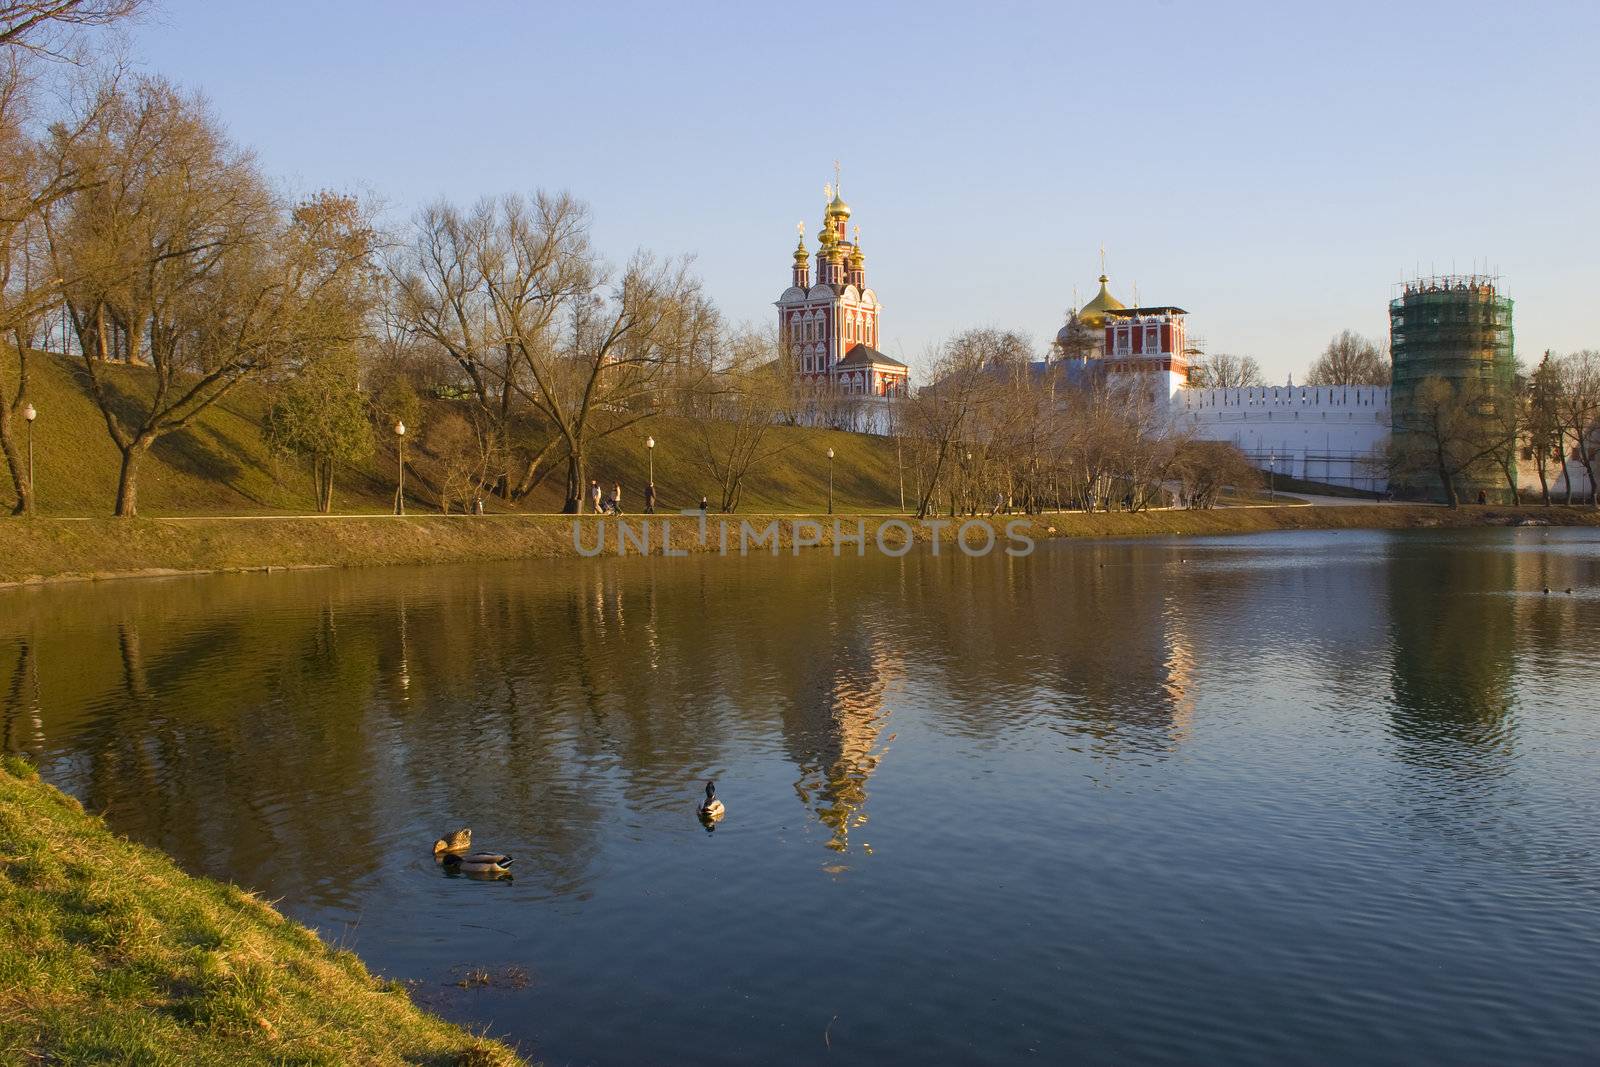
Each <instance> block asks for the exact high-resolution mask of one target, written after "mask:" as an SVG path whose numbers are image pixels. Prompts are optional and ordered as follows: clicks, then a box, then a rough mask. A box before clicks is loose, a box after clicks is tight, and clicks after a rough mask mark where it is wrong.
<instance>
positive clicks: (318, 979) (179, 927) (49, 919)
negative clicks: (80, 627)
mask: <svg viewBox="0 0 1600 1067" xmlns="http://www.w3.org/2000/svg"><path fill="white" fill-rule="evenodd" d="M0 945H4V951H3V952H0V1062H3V1063H8V1064H9V1063H18V1064H24V1063H102V1062H111V1063H162V1064H215V1063H229V1064H286V1063H295V1064H346V1063H373V1064H402V1063H406V1064H418V1063H421V1064H441V1065H442V1064H484V1065H491V1064H511V1063H519V1062H521V1061H520V1060H519V1059H518V1058H517V1057H516V1056H515V1055H514V1054H513V1053H512V1052H511V1050H510V1049H508V1048H507V1047H506V1046H504V1045H501V1044H498V1043H496V1042H493V1041H489V1040H486V1039H483V1038H478V1037H474V1036H473V1035H471V1034H469V1033H467V1032H466V1031H465V1030H462V1029H460V1028H458V1027H455V1026H451V1025H450V1024H448V1023H445V1022H443V1021H441V1020H439V1019H436V1018H434V1017H433V1016H431V1015H428V1014H427V1013H425V1012H423V1011H421V1010H419V1009H418V1008H416V1007H415V1006H414V1005H413V1004H412V1003H411V1001H410V1000H409V999H408V998H407V996H406V994H405V992H404V991H403V990H401V989H399V988H398V987H397V986H395V985H393V984H392V983H387V982H383V981H380V980H379V979H376V978H374V977H373V976H372V975H370V974H368V973H367V970H366V968H365V967H363V966H362V964H361V961H360V960H358V959H357V958H356V957H355V956H354V955H352V954H351V953H349V952H342V951H336V950H334V949H331V948H329V947H328V946H327V945H325V944H323V943H322V942H321V941H320V940H318V938H317V936H316V934H314V933H313V932H312V931H310V930H308V929H307V928H305V927H303V926H300V925H298V924H296V923H293V922H290V921H288V920H286V919H285V918H283V916H281V915H279V914H278V913H277V912H276V911H274V910H273V909H272V908H270V907H268V906H267V905H266V904H263V903H262V902H261V901H259V900H257V899H256V898H255V897H253V896H251V895H250V894H248V893H245V892H243V891H242V890H239V889H237V888H235V887H233V886H228V885H223V884H221V883H218V882H213V881H209V880H206V879H201V878H192V877H190V876H189V875H186V874H184V873H183V872H182V871H180V870H179V869H178V868H177V867H176V866H175V865H174V864H173V863H172V862H171V861H170V860H168V859H167V858H166V857H164V856H162V855H161V854H160V853H158V852H155V851H152V850H151V849H148V848H145V847H143V846H140V845H135V844H133V843H131V842H129V841H126V840H124V839H123V838H120V837H118V836H116V835H115V834H113V833H111V831H109V830H108V829H106V827H105V824H104V823H102V822H101V821H100V820H99V819H98V818H96V817H94V816H91V815H88V814H85V813H84V811H83V810H82V808H80V807H79V806H78V804H77V802H76V801H74V800H73V799H71V798H70V797H68V796H66V795H65V794H63V793H61V792H59V791H58V790H56V789H54V788H53V787H51V786H49V785H46V784H45V783H44V782H42V781H40V780H39V779H38V778H37V776H35V775H34V773H33V772H32V770H31V769H30V768H28V767H27V765H26V764H24V763H23V762H22V761H20V760H17V759H15V758H13V757H4V758H3V760H0Z"/></svg>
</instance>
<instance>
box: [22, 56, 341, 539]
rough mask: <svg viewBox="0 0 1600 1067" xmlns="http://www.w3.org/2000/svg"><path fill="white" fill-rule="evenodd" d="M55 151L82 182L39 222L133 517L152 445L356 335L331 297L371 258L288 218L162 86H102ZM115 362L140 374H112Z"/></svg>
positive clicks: (251, 170) (218, 137) (121, 509)
mask: <svg viewBox="0 0 1600 1067" xmlns="http://www.w3.org/2000/svg"><path fill="white" fill-rule="evenodd" d="M56 151H57V152H58V153H59V154H60V155H61V156H62V157H63V158H64V159H65V160H66V163H65V164H64V165H65V166H67V167H69V168H70V169H73V170H76V171H79V172H81V173H83V174H84V175H86V176H87V177H88V178H89V179H90V180H88V181H86V182H85V186H84V188H82V189H80V190H79V191H78V192H76V193H74V194H73V195H72V196H70V197H68V198H67V199H65V200H63V201H62V202H61V203H60V204H59V205H57V206H56V208H54V209H52V210H51V211H50V212H48V213H47V215H46V220H47V224H48V232H49V240H50V248H51V255H52V260H53V264H54V266H55V269H56V271H57V272H58V276H59V277H62V278H65V279H66V284H65V289H66V296H67V302H68V307H69V310H70V312H71V319H72V323H73V328H74V329H75V331H76V332H77V335H78V339H79V343H80V345H81V347H82V349H83V352H84V354H85V365H86V368H87V370H88V375H89V384H90V391H91V393H92V395H93V397H94V400H95V402H96V404H97V405H98V406H99V408H100V411H101V414H102V415H103V417H104V419H105V424H106V429H107V432H108V433H109V434H110V436H111V439H112V441H113V442H115V444H116V446H117V448H118V450H119V451H120V452H121V453H122V469H121V473H120V476H119V479H118V486H117V503H116V513H117V515H119V516H122V517H131V516H133V515H135V514H137V512H138V505H137V499H138V495H137V494H138V470H139V461H140V460H141V459H142V457H143V456H144V455H145V454H146V453H147V452H148V451H149V449H150V447H151V446H152V445H153V444H154V443H155V442H156V441H157V440H158V439H159V438H161V437H163V436H165V435H167V434H170V433H174V432H176V431H179V430H182V429H184V428H185V427H187V426H188V425H189V424H190V423H192V422H193V421H194V420H195V418H197V417H198V416H199V415H200V413H201V412H203V411H204V410H206V409H207V408H208V407H210V406H211V405H212V404H214V403H216V402H217V401H218V400H220V399H222V397H224V396H226V395H227V394H228V393H229V392H230V391H231V390H233V389H234V388H235V387H236V386H237V385H238V384H239V383H240V382H241V381H243V380H244V379H245V378H246V377H248V376H250V375H253V374H257V373H260V372H262V371H264V370H266V369H269V368H271V367H273V366H276V365H282V364H285V363H295V362H297V361H299V360H301V359H304V358H305V357H306V356H307V355H309V354H310V353H312V352H314V351H316V350H318V349H319V348H323V347H327V346H330V345H334V344H338V343H343V342H348V341H349V340H350V338H349V336H348V332H347V331H348V330H349V328H350V324H349V321H348V319H347V318H346V317H345V316H343V315H342V314H334V313H332V308H333V307H334V306H335V304H336V303H337V302H336V301H329V300H328V299H327V297H328V294H329V292H330V291H331V290H332V289H334V288H335V287H337V286H338V285H340V284H341V283H342V282H343V280H344V275H345V274H346V272H349V271H354V270H359V269H361V268H362V267H363V265H364V263H365V260H366V255H367V251H368V250H367V249H366V248H365V247H361V245H362V242H361V241H359V240H353V239H352V238H351V235H350V234H348V233H345V232H340V222H339V219H340V216H339V214H338V213H336V212H320V211H296V212H294V213H293V214H290V213H289V212H288V211H286V210H285V209H284V207H283V205H281V204H280V203H279V202H278V200H277V199H276V197H274V196H273V195H272V193H271V192H270V191H269V189H268V188H267V185H266V182H265V181H264V180H263V179H262V177H261V175H260V173H259V172H258V171H257V169H256V166H255V162H254V160H253V158H252V157H251V156H250V154H249V153H247V152H245V151H242V150H240V149H238V148H237V147H235V146H233V145H232V144H230V143H229V142H228V140H227V138H226V137H225V136H224V134H223V132H222V129H221V126H220V124H219V123H218V122H217V121H216V119H215V118H214V117H213V116H212V115H211V113H210V112H209V111H208V110H207V109H206V107H205V106H204V105H203V104H202V103H201V102H200V101H199V100H198V99H197V98H195V97H193V96H189V95H185V94H183V93H181V92H179V91H178V90H177V89H176V88H174V87H173V86H172V85H171V84H169V83H167V82H165V81H163V80H161V79H159V78H145V79H141V80H139V81H137V82H136V83H135V84H134V85H133V86H132V87H131V88H128V89H124V88H122V87H120V86H114V87H112V88H109V89H107V90H105V91H104V92H102V93H101V94H100V97H99V99H98V101H97V103H96V118H95V120H94V121H93V123H92V124H91V126H90V128H89V131H88V133H87V134H86V135H85V136H84V137H82V138H79V139H78V140H76V141H75V142H72V143H65V144H58V145H57V146H56ZM118 358H120V359H122V360H123V361H125V362H127V363H128V364H131V365H137V366H138V368H139V369H133V368H130V369H129V370H126V371H123V372H120V373H116V372H113V371H112V370H111V368H110V367H109V364H110V363H111V362H112V361H113V360H114V359H118ZM146 364H148V366H145V365H146Z"/></svg>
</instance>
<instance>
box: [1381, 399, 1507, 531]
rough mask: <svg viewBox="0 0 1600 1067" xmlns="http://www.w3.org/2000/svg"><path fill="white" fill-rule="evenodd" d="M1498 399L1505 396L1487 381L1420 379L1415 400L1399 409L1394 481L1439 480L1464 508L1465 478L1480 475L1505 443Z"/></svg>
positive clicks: (1449, 499) (1392, 451) (1392, 446)
mask: <svg viewBox="0 0 1600 1067" xmlns="http://www.w3.org/2000/svg"><path fill="white" fill-rule="evenodd" d="M1497 399H1500V400H1503V398H1497V397H1496V396H1494V393H1493V390H1492V388H1491V387H1490V385H1489V384H1488V383H1483V382H1477V381H1464V382H1452V381H1449V380H1447V379H1444V378H1425V379H1423V380H1422V381H1421V382H1419V383H1418V384H1417V387H1416V392H1415V394H1414V395H1413V396H1412V398H1411V401H1410V403H1409V404H1407V405H1405V406H1404V408H1403V409H1401V408H1397V409H1396V411H1395V416H1394V433H1393V436H1392V437H1391V438H1390V441H1389V453H1388V467H1389V480H1390V483H1391V484H1396V483H1398V484H1401V485H1406V484H1413V485H1414V484H1417V482H1418V481H1419V479H1421V478H1422V477H1425V476H1427V477H1434V478H1437V479H1438V482H1439V486H1440V489H1441V490H1442V491H1443V492H1444V496H1445V502H1446V503H1448V504H1449V505H1450V506H1451V507H1452V508H1455V507H1459V506H1460V505H1461V496H1460V492H1459V491H1458V489H1457V485H1458V484H1459V482H1460V481H1461V479H1462V478H1463V477H1467V476H1469V475H1473V474H1478V473H1481V472H1482V470H1483V466H1484V464H1485V463H1486V462H1490V463H1492V462H1493V457H1494V455H1495V453H1496V452H1497V451H1498V450H1500V449H1501V448H1502V447H1503V446H1504V441H1503V440H1502V438H1501V435H1500V433H1499V428H1498V427H1496V426H1495V425H1494V424H1493V420H1492V418H1491V414H1492V409H1493V406H1494V404H1495V402H1496V400H1497ZM1491 469H1492V468H1491Z"/></svg>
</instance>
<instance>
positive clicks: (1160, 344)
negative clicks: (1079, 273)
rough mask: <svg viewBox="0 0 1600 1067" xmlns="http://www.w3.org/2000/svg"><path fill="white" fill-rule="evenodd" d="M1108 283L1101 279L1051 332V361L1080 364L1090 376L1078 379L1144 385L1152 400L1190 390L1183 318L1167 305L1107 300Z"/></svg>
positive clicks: (1104, 278) (1184, 314)
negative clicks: (1132, 304)
mask: <svg viewBox="0 0 1600 1067" xmlns="http://www.w3.org/2000/svg"><path fill="white" fill-rule="evenodd" d="M1107 281H1108V278H1107V276H1106V275H1104V274H1102V275H1100V291H1099V292H1098V293H1096V294H1095V296H1094V298H1093V299H1092V300H1090V301H1089V302H1088V303H1087V304H1085V305H1083V307H1081V308H1079V309H1078V310H1077V311H1074V312H1071V313H1070V314H1069V315H1068V317H1067V322H1066V325H1064V326H1062V327H1061V329H1060V330H1058V331H1057V332H1056V340H1055V344H1054V345H1053V346H1052V354H1053V356H1054V358H1055V359H1056V360H1059V361H1061V362H1064V363H1066V364H1067V365H1068V366H1074V365H1075V364H1082V365H1083V369H1084V370H1087V371H1088V372H1089V374H1088V375H1087V376H1085V375H1082V374H1081V372H1080V373H1079V374H1078V375H1077V376H1080V377H1085V378H1103V379H1106V380H1114V379H1124V380H1126V379H1130V378H1138V379H1140V380H1144V381H1148V382H1149V383H1150V386H1151V396H1152V398H1153V399H1158V400H1168V401H1170V400H1171V398H1172V397H1173V396H1174V395H1175V394H1176V393H1177V392H1178V390H1180V389H1182V388H1183V387H1184V386H1186V385H1188V384H1189V353H1190V347H1189V337H1188V327H1187V326H1185V324H1184V323H1185V318H1186V317H1187V315H1188V312H1186V311H1184V310H1183V309H1182V308H1180V307H1172V306H1170V305H1163V306H1160V307H1132V308H1131V307H1128V306H1127V305H1126V304H1124V303H1123V302H1122V301H1120V300H1118V299H1117V298H1116V297H1114V296H1112V295H1111V291H1110V289H1109V288H1107ZM1076 369H1077V368H1076V367H1074V370H1076Z"/></svg>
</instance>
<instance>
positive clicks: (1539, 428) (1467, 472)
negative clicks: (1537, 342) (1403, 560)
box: [1388, 350, 1600, 507]
mask: <svg viewBox="0 0 1600 1067" xmlns="http://www.w3.org/2000/svg"><path fill="white" fill-rule="evenodd" d="M1597 462H1600V352H1595V351H1593V350H1584V351H1580V352H1573V353H1570V354H1568V355H1565V356H1555V355H1553V354H1551V353H1549V352H1546V353H1545V354H1544V357H1543V358H1542V359H1541V360H1540V362H1539V364H1538V365H1537V366H1536V367H1534V368H1533V370H1532V371H1519V372H1518V373H1517V374H1516V375H1515V378H1514V379H1513V380H1512V381H1509V382H1506V381H1488V380H1477V379H1468V380H1465V381H1452V380H1447V379H1444V378H1428V379H1425V380H1423V381H1421V382H1419V383H1417V384H1416V385H1415V386H1414V387H1413V388H1412V389H1411V390H1410V393H1409V396H1407V397H1402V398H1398V399H1397V402H1396V404H1395V414H1394V435H1393V438H1392V440H1391V443H1390V448H1389V455H1388V465H1389V477H1390V480H1391V482H1394V483H1396V484H1399V485H1402V486H1404V485H1417V484H1424V483H1427V484H1435V485H1437V486H1438V487H1439V488H1440V489H1441V490H1442V493H1443V495H1444V497H1445V501H1446V502H1447V503H1448V504H1449V505H1450V506H1451V507H1455V506H1457V505H1458V504H1459V503H1460V499H1461V486H1462V485H1464V484H1473V485H1480V486H1482V485H1488V484H1492V483H1500V484H1503V485H1504V486H1505V488H1506V492H1507V494H1508V495H1510V496H1511V497H1512V498H1513V499H1521V498H1522V496H1524V495H1525V494H1526V493H1527V492H1528V491H1529V489H1530V488H1531V486H1528V485H1525V484H1523V483H1524V480H1525V479H1524V475H1525V474H1526V471H1527V468H1528V467H1529V466H1530V465H1531V467H1532V468H1533V474H1534V477H1535V478H1537V480H1538V492H1539V499H1540V501H1541V502H1542V503H1543V504H1545V505H1546V506H1548V505H1550V504H1552V503H1554V502H1555V499H1556V498H1557V497H1558V496H1559V497H1561V498H1562V499H1563V501H1564V502H1565V503H1567V504H1572V503H1577V502H1580V501H1581V502H1583V503H1587V504H1590V505H1595V504H1596V494H1595V468H1596V465H1597ZM1574 467H1576V468H1577V469H1578V470H1579V471H1582V472H1583V477H1582V479H1581V480H1579V479H1576V478H1574V476H1573V475H1574Z"/></svg>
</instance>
